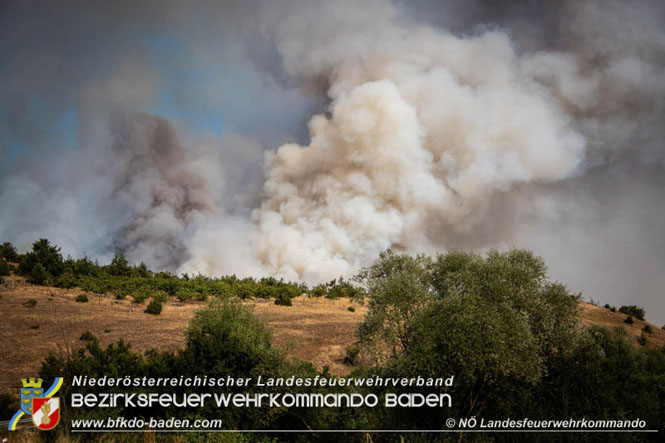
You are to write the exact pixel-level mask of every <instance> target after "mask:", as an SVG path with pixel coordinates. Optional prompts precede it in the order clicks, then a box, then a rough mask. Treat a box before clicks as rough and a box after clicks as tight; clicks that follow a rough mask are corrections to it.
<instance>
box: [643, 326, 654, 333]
mask: <svg viewBox="0 0 665 443" xmlns="http://www.w3.org/2000/svg"><path fill="white" fill-rule="evenodd" d="M642 330H643V331H644V332H646V333H647V334H651V333H652V332H653V329H652V328H651V325H644V328H642Z"/></svg>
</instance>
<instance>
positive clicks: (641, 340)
mask: <svg viewBox="0 0 665 443" xmlns="http://www.w3.org/2000/svg"><path fill="white" fill-rule="evenodd" d="M637 342H638V343H639V344H640V346H645V345H646V344H647V336H646V335H644V332H643V333H642V334H641V335H640V338H638V339H637Z"/></svg>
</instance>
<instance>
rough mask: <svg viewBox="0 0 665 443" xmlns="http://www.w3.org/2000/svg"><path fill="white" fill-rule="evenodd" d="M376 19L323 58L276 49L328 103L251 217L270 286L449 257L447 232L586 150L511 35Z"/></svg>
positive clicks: (270, 161)
mask: <svg viewBox="0 0 665 443" xmlns="http://www.w3.org/2000/svg"><path fill="white" fill-rule="evenodd" d="M334 7H335V8H338V7H343V6H340V5H339V4H335V6H334ZM382 9H383V10H387V11H390V6H389V5H387V4H383V5H382ZM326 13H327V11H326ZM332 15H333V16H334V15H335V14H334V13H332ZM385 20H386V21H385V23H380V22H379V23H378V24H376V25H375V26H371V27H365V28H363V29H362V30H360V31H356V32H352V31H350V32H345V31H348V30H347V29H345V28H344V26H343V25H340V26H342V27H341V29H339V31H338V32H339V34H335V35H334V36H333V37H332V38H326V39H325V40H326V41H327V42H328V43H327V44H324V45H323V47H321V46H319V45H318V44H317V46H315V47H314V48H308V47H306V46H305V47H303V46H302V45H297V46H296V47H295V48H293V45H291V44H285V47H286V48H288V49H289V50H291V49H292V50H293V51H294V52H295V53H288V52H287V53H286V54H285V60H286V61H287V62H288V63H290V64H289V65H288V67H289V69H291V70H295V72H296V73H297V70H298V69H299V68H302V69H303V70H305V74H306V75H312V74H315V75H323V74H324V73H325V72H326V71H327V72H331V74H330V75H329V77H328V81H329V84H330V87H329V95H330V97H331V99H332V102H331V104H330V114H331V115H330V117H326V116H323V115H318V116H315V117H314V118H313V119H312V120H311V122H310V131H311V139H312V141H311V143H310V145H309V146H305V147H302V146H298V145H293V144H288V145H284V146H282V147H280V148H279V150H277V152H276V153H275V154H274V155H268V156H267V171H268V172H267V181H266V184H265V193H266V196H267V198H266V200H265V201H264V202H263V204H262V205H261V208H260V209H259V210H257V211H256V212H255V214H254V216H255V219H256V221H257V223H258V225H259V230H260V235H259V239H258V251H259V252H258V253H259V258H260V259H261V261H262V262H263V263H265V264H266V265H267V266H268V268H269V270H270V271H271V272H273V273H276V274H277V275H279V276H283V277H285V278H291V279H298V278H304V279H306V280H321V279H327V278H332V277H334V276H336V275H339V274H348V273H349V272H352V271H354V270H356V269H358V267H359V266H362V265H364V264H366V263H368V262H369V261H370V260H372V259H373V258H374V257H376V256H377V254H378V253H379V252H380V251H381V250H384V249H386V248H398V249H402V250H406V251H409V252H416V251H423V250H429V249H432V248H441V247H444V248H445V247H446V244H447V243H446V240H447V236H448V233H449V232H452V233H454V232H456V231H472V230H473V229H474V228H475V227H476V225H477V224H483V223H488V218H491V217H492V214H491V213H490V212H488V208H489V206H490V204H491V203H492V199H493V197H494V196H495V194H497V193H505V192H508V191H510V190H511V189H512V188H513V187H514V186H516V185H523V184H528V183H543V182H545V183H546V182H553V181H557V180H561V179H565V178H567V177H570V176H571V175H572V174H574V173H575V172H576V170H577V168H578V167H579V165H580V164H581V162H582V160H583V158H584V152H585V144H586V141H585V137H584V136H583V135H581V134H580V133H579V132H578V131H577V130H576V129H575V127H574V126H573V125H572V124H571V123H572V122H571V119H570V117H569V116H568V115H567V114H566V112H564V110H563V109H562V107H561V106H560V105H559V103H558V102H557V100H556V99H555V97H553V95H552V93H551V92H550V91H549V90H548V89H546V88H544V87H543V86H542V85H541V84H539V83H538V82H537V81H535V79H534V78H533V76H532V75H530V72H529V70H528V69H525V67H524V66H525V65H528V63H527V62H526V61H525V57H520V56H519V55H518V54H516V51H515V49H514V47H513V44H512V43H511V41H510V39H509V38H508V36H507V35H506V34H504V33H500V32H486V33H484V34H482V35H480V36H478V37H474V38H457V37H454V36H452V35H449V34H446V33H443V32H437V31H435V30H433V29H431V28H416V29H413V30H411V29H408V28H404V27H401V26H399V25H397V24H395V23H393V20H394V19H393V18H392V17H388V18H386V19H385ZM299 32H300V31H297V32H295V33H294V34H296V35H297V34H298V33H299ZM287 41H288V39H287ZM314 41H315V42H317V43H319V42H318V40H317V39H316V38H315V39H314ZM340 48H342V49H343V50H342V49H340ZM291 60H295V61H293V62H291ZM297 61H300V63H301V64H300V65H299V64H298V62H297ZM314 67H321V68H322V69H324V70H325V71H324V72H321V73H318V72H315V73H312V72H308V71H309V70H311V69H314ZM329 67H331V68H329ZM489 222H490V223H491V220H490V221H489Z"/></svg>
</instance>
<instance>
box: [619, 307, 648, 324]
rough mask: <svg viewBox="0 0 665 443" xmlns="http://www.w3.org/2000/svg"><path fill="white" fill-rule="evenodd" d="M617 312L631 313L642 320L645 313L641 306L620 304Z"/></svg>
mask: <svg viewBox="0 0 665 443" xmlns="http://www.w3.org/2000/svg"><path fill="white" fill-rule="evenodd" d="M619 312H621V313H623V314H626V315H631V316H633V317H635V318H636V319H638V320H644V315H645V312H644V308H641V307H639V306H635V305H630V306H621V307H620V308H619Z"/></svg>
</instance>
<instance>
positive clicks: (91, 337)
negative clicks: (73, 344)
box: [79, 331, 97, 341]
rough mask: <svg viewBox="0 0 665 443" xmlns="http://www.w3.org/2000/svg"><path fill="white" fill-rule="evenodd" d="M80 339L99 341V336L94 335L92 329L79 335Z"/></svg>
mask: <svg viewBox="0 0 665 443" xmlns="http://www.w3.org/2000/svg"><path fill="white" fill-rule="evenodd" d="M79 340H82V341H97V337H95V336H94V334H93V333H92V332H90V331H85V332H84V333H83V334H81V336H80V337H79Z"/></svg>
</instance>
